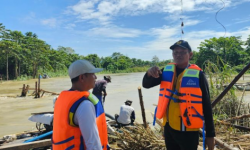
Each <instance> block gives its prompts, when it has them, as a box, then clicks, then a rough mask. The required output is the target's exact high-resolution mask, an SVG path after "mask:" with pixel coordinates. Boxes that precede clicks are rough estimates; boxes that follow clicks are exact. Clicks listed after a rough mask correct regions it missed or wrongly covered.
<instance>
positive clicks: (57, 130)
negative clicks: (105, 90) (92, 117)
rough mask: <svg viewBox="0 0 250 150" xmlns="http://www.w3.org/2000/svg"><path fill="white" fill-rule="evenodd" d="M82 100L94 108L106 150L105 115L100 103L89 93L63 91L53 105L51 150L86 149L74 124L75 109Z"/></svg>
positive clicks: (102, 142)
mask: <svg viewBox="0 0 250 150" xmlns="http://www.w3.org/2000/svg"><path fill="white" fill-rule="evenodd" d="M84 100H90V101H91V102H92V103H93V105H94V106H95V112H96V124H97V128H98V133H99V137H100V141H101V145H102V147H103V149H104V150H107V149H108V134H107V124H106V118H105V113H104V110H103V107H102V105H101V103H100V101H99V100H98V99H97V98H96V97H95V96H94V95H92V93H89V92H79V91H63V92H62V93H61V94H60V95H59V97H58V99H57V101H56V105H55V110H54V127H53V138H52V139H53V140H52V143H53V150H61V149H68V150H70V149H75V150H79V149H80V150H84V149H86V147H85V144H84V139H83V138H82V136H81V131H80V129H79V127H78V126H77V125H76V124H75V123H74V114H75V112H76V110H77V107H78V106H79V105H80V104H81V102H83V101H84Z"/></svg>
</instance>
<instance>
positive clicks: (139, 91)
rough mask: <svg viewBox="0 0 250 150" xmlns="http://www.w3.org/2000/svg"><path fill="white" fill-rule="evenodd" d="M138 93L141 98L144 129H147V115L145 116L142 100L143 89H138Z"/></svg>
mask: <svg viewBox="0 0 250 150" xmlns="http://www.w3.org/2000/svg"><path fill="white" fill-rule="evenodd" d="M138 93H139V98H140V105H141V114H142V119H143V124H144V127H145V128H147V126H148V125H147V121H146V115H145V109H144V104H143V99H142V92H141V87H138Z"/></svg>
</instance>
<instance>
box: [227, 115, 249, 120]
mask: <svg viewBox="0 0 250 150" xmlns="http://www.w3.org/2000/svg"><path fill="white" fill-rule="evenodd" d="M243 118H250V114H245V115H241V116H237V117H232V118H229V119H227V120H224V121H226V122H229V121H233V120H239V119H243Z"/></svg>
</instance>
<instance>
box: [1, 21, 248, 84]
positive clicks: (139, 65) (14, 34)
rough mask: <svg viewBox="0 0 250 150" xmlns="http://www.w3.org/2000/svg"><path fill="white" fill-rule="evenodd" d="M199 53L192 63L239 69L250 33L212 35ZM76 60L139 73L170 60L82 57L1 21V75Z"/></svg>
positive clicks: (61, 67)
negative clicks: (222, 64) (243, 36)
mask: <svg viewBox="0 0 250 150" xmlns="http://www.w3.org/2000/svg"><path fill="white" fill-rule="evenodd" d="M198 50H199V52H196V51H194V57H193V58H192V60H191V62H192V63H196V64H197V65H199V66H200V67H204V62H206V61H207V60H210V61H212V62H214V63H216V61H217V60H218V58H220V59H222V60H223V61H224V62H226V63H228V64H229V65H231V66H232V67H235V68H236V69H238V70H237V71H239V70H240V69H242V67H243V65H244V64H246V63H248V62H249V61H250V36H249V38H248V39H247V41H245V42H243V41H241V38H240V37H233V36H232V37H226V38H224V37H221V38H211V39H209V40H205V41H203V42H201V44H200V46H199V47H198ZM77 59H87V60H89V61H91V62H92V63H93V65H94V66H95V67H100V68H104V69H105V71H106V72H110V73H117V72H139V71H145V70H147V69H148V68H149V67H150V66H154V65H157V66H159V67H163V66H165V65H166V64H167V63H169V62H170V61H171V60H163V61H160V60H159V58H158V57H157V56H156V55H155V56H152V60H151V61H144V60H141V59H136V58H129V57H128V56H126V55H124V54H121V53H119V52H115V53H113V54H112V55H111V56H108V57H99V56H98V55H97V54H90V55H87V56H82V55H79V54H76V53H75V51H74V49H72V48H70V47H63V46H58V48H57V49H53V48H52V47H51V46H50V45H49V44H47V43H46V41H43V40H41V39H39V38H38V36H37V35H36V34H35V33H32V32H26V33H25V34H23V33H22V32H20V31H11V30H8V29H6V28H5V26H3V24H2V23H0V74H1V75H2V76H3V78H4V79H5V80H9V79H18V78H20V77H23V76H29V77H32V78H36V77H37V76H38V74H43V73H48V72H50V73H54V74H55V73H57V72H64V73H65V74H66V72H67V68H68V67H69V65H70V64H71V63H72V62H73V61H75V60H77Z"/></svg>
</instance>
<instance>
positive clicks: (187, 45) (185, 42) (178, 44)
mask: <svg viewBox="0 0 250 150" xmlns="http://www.w3.org/2000/svg"><path fill="white" fill-rule="evenodd" d="M176 46H180V47H182V48H186V49H188V50H189V51H190V52H191V51H192V49H191V47H190V45H189V44H188V42H187V41H184V40H179V41H178V42H176V43H174V45H172V46H171V47H170V49H171V50H174V48H175V47H176Z"/></svg>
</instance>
